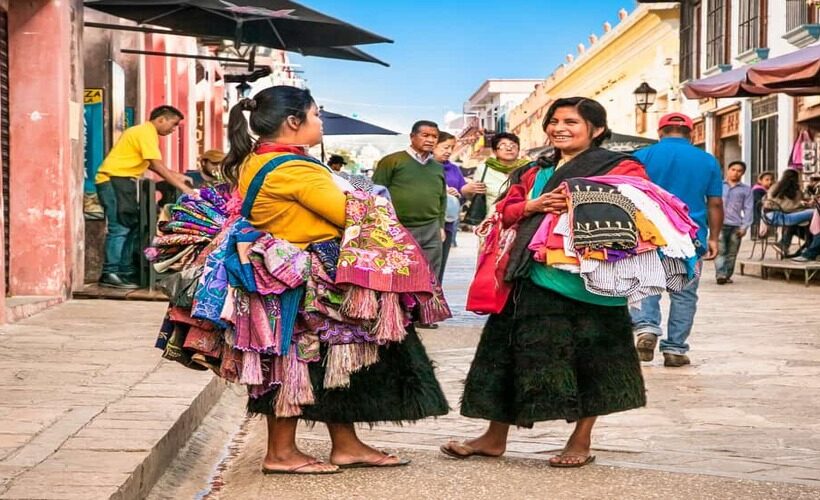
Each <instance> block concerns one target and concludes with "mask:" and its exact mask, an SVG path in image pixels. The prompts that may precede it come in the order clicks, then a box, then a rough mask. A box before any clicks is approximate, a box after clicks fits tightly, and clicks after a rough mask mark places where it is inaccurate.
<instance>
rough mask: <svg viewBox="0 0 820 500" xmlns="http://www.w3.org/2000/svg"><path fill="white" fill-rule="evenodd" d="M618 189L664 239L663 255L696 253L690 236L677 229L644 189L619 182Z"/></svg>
mask: <svg viewBox="0 0 820 500" xmlns="http://www.w3.org/2000/svg"><path fill="white" fill-rule="evenodd" d="M618 189H619V190H620V191H621V193H623V195H624V196H626V197H628V198H629V199H630V200H631V201H632V202H633V203H634V204H635V206H636V207H637V208H638V210H640V211H641V212H642V213H643V215H644V216H645V217H646V218H647V219H648V220H649V221H650V222H651V223H652V224H654V226H655V227H656V228H657V230H658V231H659V232H660V234H661V236H662V237H663V239H664V240H665V241H666V245H665V246H662V247H660V248H661V251H662V252H663V254H664V255H666V256H668V257H677V258H681V259H686V258H688V257H694V256H695V255H696V252H695V245H694V244H693V243H692V238H691V236H690V235H689V234H688V233H684V232H681V231H680V230H679V229H677V228H676V227H675V226H674V225H673V224H672V222H671V220H670V219H669V217H668V216H667V214H666V213H664V211H663V210H662V209H661V207H660V205H658V203H657V202H656V201H654V200H652V199H651V198H650V197H649V196H648V195H647V194H646V193H645V192H644V191H641V190H640V189H638V188H636V187H634V186H632V185H629V184H621V185H619V186H618Z"/></svg>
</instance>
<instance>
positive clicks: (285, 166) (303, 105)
mask: <svg viewBox="0 0 820 500" xmlns="http://www.w3.org/2000/svg"><path fill="white" fill-rule="evenodd" d="M245 112H249V118H248V119H246V118H245ZM249 126H250V130H251V131H252V132H253V134H254V135H255V136H256V137H257V139H256V140H254V139H253V138H252V137H251V135H250V134H249V131H248V127H249ZM228 133H229V139H230V142H231V149H230V151H229V152H228V155H227V157H226V158H225V161H224V163H223V173H224V175H225V177H226V178H227V179H228V180H229V181H231V182H232V183H233V184H234V185H235V186H237V187H238V188H239V192H240V193H241V194H242V196H243V197H245V196H246V195H247V193H248V190H249V188H250V186H251V183H252V181H253V179H254V177H255V176H256V174H257V173H258V172H259V171H260V170H261V169H262V167H263V166H264V165H265V164H266V163H268V162H269V161H270V160H272V159H273V158H276V157H277V156H279V155H285V154H290V155H297V159H292V160H290V161H286V162H284V163H282V164H280V165H279V166H278V167H276V168H275V169H274V170H273V171H271V172H270V173H268V174H267V175H266V176H265V178H264V182H263V183H262V187H261V189H260V190H259V192H258V195H257V196H256V198H255V200H254V202H253V208H252V210H251V212H250V217H249V220H250V222H251V224H253V225H254V226H255V227H256V228H258V229H262V230H264V231H267V232H270V233H271V234H274V235H275V236H277V237H278V238H282V239H286V240H288V241H289V242H291V243H293V244H294V245H297V246H299V247H300V248H306V247H308V246H309V245H310V244H311V243H318V242H325V241H329V240H338V239H339V238H341V236H342V232H343V229H344V223H345V202H346V196H345V193H344V191H343V190H344V189H349V185H348V186H345V181H343V180H340V179H339V178H336V177H335V176H334V175H333V173H332V171H331V169H330V168H329V167H327V166H325V165H322V164H321V163H320V162H318V161H317V160H315V159H314V158H310V157H309V156H308V154H307V152H306V148H307V147H310V146H313V145H316V144H319V143H320V142H321V140H322V121H321V119H320V118H319V108H318V107H317V106H316V103H315V102H314V101H313V98H312V97H311V95H310V92H309V91H308V90H304V89H299V88H296V87H289V86H276V87H270V88H267V89H265V90H263V91H261V92H259V93H258V94H257V95H256V96H254V98H253V99H244V100H242V101H241V102H240V103H238V104H237V105H236V106H234V108H233V109H232V110H231V113H230V119H229V123H228ZM263 175H264V174H263ZM324 347H325V346H323V351H322V352H323V354H324V352H325V351H324ZM379 359H380V361H379V362H377V363H376V364H374V365H372V366H370V367H368V368H365V369H362V370H361V371H359V372H357V373H354V374H352V375H351V382H350V387H348V388H345V389H333V390H323V389H322V380H323V378H324V377H323V372H324V366H323V365H324V363H323V361H318V362H314V363H310V376H311V381H312V384H313V389H314V394H315V399H316V402H315V404H313V405H307V406H303V407H302V417H303V418H305V419H306V420H310V421H320V422H325V423H326V424H327V427H328V431H329V432H330V438H331V440H332V443H333V444H332V450H331V453H330V463H329V464H328V463H324V462H322V461H320V460H317V459H316V458H314V457H311V456H308V455H306V454H305V453H303V452H301V451H300V450H299V449H298V448H297V447H296V440H295V438H296V426H297V422H298V419H297V418H281V417H276V416H275V415H274V411H273V405H274V402H275V395H276V393H277V390H276V388H274V390H273V391H271V392H269V393H268V394H266V395H264V396H262V397H259V398H250V399H249V402H248V409H249V411H250V412H251V413H259V414H265V415H266V416H267V421H268V448H267V454H266V455H265V459H264V461H263V465H262V470H263V472H265V473H291V474H328V473H333V472H338V471H339V469H340V468H347V467H391V466H398V465H406V464H407V463H409V461H407V460H402V459H401V458H399V457H397V456H395V455H388V454H385V453H383V452H381V451H379V450H376V449H374V448H372V447H370V446H367V445H366V444H364V443H362V442H361V441H360V440H359V438H358V437H357V436H356V431H355V428H354V425H353V424H354V423H355V422H368V423H377V422H387V421H393V422H402V421H414V420H419V419H421V418H425V417H428V416H435V415H444V414H446V413H447V412H448V405H447V401H446V400H445V398H444V395H443V393H442V391H441V387H440V386H439V384H438V382H437V381H436V379H435V375H434V373H433V367H432V364H431V362H430V359H429V358H428V357H427V353H426V352H425V350H424V346H423V345H422V344H421V342H420V340H419V338H418V336H417V335H416V332H415V331H413V330H412V325H411V326H410V327H409V329H408V335H407V337H406V338H405V340H404V341H403V342H401V343H397V344H391V345H389V346H384V347H380V348H379Z"/></svg>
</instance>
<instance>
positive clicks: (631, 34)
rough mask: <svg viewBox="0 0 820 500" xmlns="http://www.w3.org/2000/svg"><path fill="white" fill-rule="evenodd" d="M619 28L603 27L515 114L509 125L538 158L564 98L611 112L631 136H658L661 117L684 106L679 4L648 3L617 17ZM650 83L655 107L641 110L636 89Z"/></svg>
mask: <svg viewBox="0 0 820 500" xmlns="http://www.w3.org/2000/svg"><path fill="white" fill-rule="evenodd" d="M618 19H619V22H618V24H617V25H616V26H614V27H613V26H611V25H610V24H609V23H604V26H603V34H601V35H600V36H599V35H596V34H591V35H590V36H589V39H588V40H587V41H586V42H585V43H579V44H578V46H577V49H576V51H575V53H572V54H568V55H567V56H566V62H565V63H563V64H562V65H561V66H560V67H559V68H558V69H557V70H556V71H555V72H554V73H552V74H551V75H549V76H548V77H547V78H546V79H545V80H544V81H542V82H539V84H538V85H536V87H535V90H534V91H533V92H532V93H531V94H530V95H529V96H527V98H526V99H524V101H523V102H522V103H521V104H520V105H518V106H517V107H516V108H514V109H513V110H511V111H510V115H509V127H510V129H511V131H512V132H514V133H515V134H518V136H519V137H520V138H521V140H522V149H524V150H526V151H529V152H530V154H534V153H535V152H537V151H538V150H539V149H541V148H542V147H543V146H544V145H545V143H546V135H545V134H544V131H543V129H542V127H541V124H542V121H543V119H544V115H545V113H546V111H547V109H548V108H549V106H550V104H552V102H553V101H554V100H555V99H558V98H561V97H571V96H584V97H590V98H593V99H596V100H597V101H599V102H600V103H601V104H603V105H604V106H605V107H606V108H607V112H608V116H609V125H610V128H612V129H613V130H614V131H615V132H617V133H618V134H622V135H628V136H643V137H649V138H654V137H655V136H656V128H657V127H656V126H657V122H658V118H659V117H660V115H661V114H663V113H666V112H668V111H673V110H677V109H678V108H679V106H680V103H679V99H680V98H679V88H678V87H679V85H678V78H677V76H678V75H677V67H678V43H679V42H678V40H679V36H678V4H676V3H674V2H671V3H670V2H666V3H660V4H655V5H643V6H640V7H638V8H637V9H636V10H635V11H634V12H632V13H631V14H628V13H627V12H626V11H624V10H622V11H621V12H619V14H618ZM641 84H646V85H648V86H650V88H652V89H656V90H655V94H653V95H654V96H655V101H654V105H653V106H652V107H650V108H648V109H645V110H644V109H639V108H638V107H637V106H636V96H635V90H636V89H637V88H638V87H640V86H641Z"/></svg>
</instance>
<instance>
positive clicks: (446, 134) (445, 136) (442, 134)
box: [436, 130, 456, 144]
mask: <svg viewBox="0 0 820 500" xmlns="http://www.w3.org/2000/svg"><path fill="white" fill-rule="evenodd" d="M455 138H456V136H454V135H453V134H451V133H449V132H444V131H442V130H439V133H438V142H436V144H441V143H442V142H444V141H449V140H450V139H455Z"/></svg>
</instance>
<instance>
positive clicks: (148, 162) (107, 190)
mask: <svg viewBox="0 0 820 500" xmlns="http://www.w3.org/2000/svg"><path fill="white" fill-rule="evenodd" d="M183 118H184V116H183V115H182V112H181V111H179V110H178V109H176V108H174V107H172V106H160V107H158V108H156V109H154V110H153V111H151V115H150V117H149V121H147V122H145V123H143V124H141V125H136V126H134V127H130V128H129V129H127V130H126V131H125V132H123V134H122V136H121V137H120V139H119V140H118V141H117V143H116V144H114V147H112V148H111V151H109V152H108V156H106V157H105V160H104V161H103V163H102V165H100V169H99V171H98V172H97V177H96V178H95V182H96V184H97V194H98V195H99V198H100V203H101V204H102V206H103V211H104V212H105V221H106V235H105V261H104V264H103V270H102V276H100V285H102V286H108V287H113V288H139V285H137V284H136V283H134V282H133V281H132V279H133V276H134V274H135V266H134V260H135V259H134V242H135V241H136V238H137V230H138V225H139V199H138V198H137V183H138V182H139V178H140V177H142V175H143V174H144V173H145V171H146V170H151V171H152V172H155V173H156V174H158V175H159V176H160V177H162V178H163V179H165V180H166V181H167V182H168V183H169V184H171V185H172V186H174V187H176V188H177V189H179V190H181V191H183V192H190V191H191V188H190V187H189V186H188V183H189V182H190V179H189V178H187V177H185V176H184V175H182V174H179V173H177V172H174V171H172V170H169V169H168V168H167V167H166V166H165V164H164V163H163V161H162V153H161V152H160V149H159V137H160V136H166V135H170V134H171V133H172V132H173V131H174V130H175V129H176V127H177V125H179V122H180V121H182V119H183Z"/></svg>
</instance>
